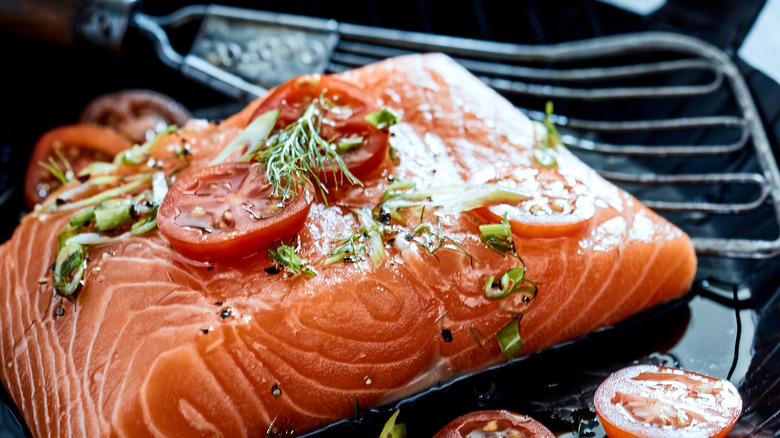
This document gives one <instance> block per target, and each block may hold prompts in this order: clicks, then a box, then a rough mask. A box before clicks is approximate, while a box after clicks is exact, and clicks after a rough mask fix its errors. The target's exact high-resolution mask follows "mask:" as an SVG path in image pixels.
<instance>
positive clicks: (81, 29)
mask: <svg viewBox="0 0 780 438" xmlns="http://www.w3.org/2000/svg"><path fill="white" fill-rule="evenodd" d="M137 3H138V0H0V30H5V31H7V32H11V33H17V34H20V35H25V36H29V37H33V38H37V39H40V40H44V41H49V42H53V43H57V44H64V45H73V44H75V43H81V42H86V43H88V44H91V45H95V46H102V47H106V48H109V49H112V50H115V51H119V50H120V48H121V46H122V41H123V39H124V36H125V31H126V30H127V26H128V23H129V20H130V16H131V14H132V13H133V12H134V10H135V7H136V4H137Z"/></svg>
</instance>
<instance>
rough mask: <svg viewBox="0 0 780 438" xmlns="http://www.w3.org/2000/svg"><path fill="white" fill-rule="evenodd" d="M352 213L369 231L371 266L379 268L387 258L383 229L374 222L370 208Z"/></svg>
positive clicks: (355, 210)
mask: <svg viewBox="0 0 780 438" xmlns="http://www.w3.org/2000/svg"><path fill="white" fill-rule="evenodd" d="M352 212H353V213H355V216H357V218H358V221H359V222H360V224H361V225H362V226H363V229H365V230H367V232H368V241H369V248H370V251H369V252H370V258H371V264H373V265H374V266H375V267H376V266H379V264H380V263H381V262H382V259H383V258H384V256H385V242H384V241H383V240H382V234H381V233H380V228H381V227H380V225H379V224H378V223H377V222H376V221H375V220H374V216H373V214H372V213H371V209H369V208H368V207H363V208H361V209H354V210H352Z"/></svg>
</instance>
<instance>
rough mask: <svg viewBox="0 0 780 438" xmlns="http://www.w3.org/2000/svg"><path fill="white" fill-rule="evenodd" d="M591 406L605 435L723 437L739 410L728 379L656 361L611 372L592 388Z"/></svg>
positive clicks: (616, 437) (615, 437)
mask: <svg viewBox="0 0 780 438" xmlns="http://www.w3.org/2000/svg"><path fill="white" fill-rule="evenodd" d="M595 405H596V412H597V413H598V416H599V419H600V420H601V424H602V426H603V427H604V431H605V432H606V433H607V435H609V437H610V438H634V437H646V438H656V437H658V438H661V437H668V436H680V437H704V438H706V437H723V436H726V434H727V433H728V432H729V431H730V430H731V428H732V427H734V423H736V421H737V418H739V415H740V413H741V412H742V399H741V398H740V396H739V393H738V392H737V389H736V388H735V387H734V385H732V384H731V383H730V382H728V381H726V380H721V379H717V378H715V377H709V376H705V375H702V374H697V373H693V372H690V371H683V370H680V369H677V368H668V367H661V366H657V365H636V366H631V367H628V368H624V369H622V370H620V371H618V372H616V373H614V374H612V375H611V376H610V377H609V378H608V379H607V380H605V381H604V383H602V384H601V386H600V387H599V389H598V390H597V391H596V395H595ZM670 434H674V435H670Z"/></svg>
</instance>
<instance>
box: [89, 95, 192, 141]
mask: <svg viewBox="0 0 780 438" xmlns="http://www.w3.org/2000/svg"><path fill="white" fill-rule="evenodd" d="M191 118H192V114H191V113H190V112H189V111H188V110H187V108H185V107H184V106H183V105H182V104H180V103H179V102H176V101H175V100H173V99H171V98H170V97H168V96H166V95H164V94H162V93H158V92H156V91H152V90H122V91H118V92H115V93H109V94H104V95H102V96H99V97H97V98H95V99H94V100H92V101H91V102H90V103H88V104H87V106H86V107H85V108H84V110H83V111H82V112H81V116H80V117H79V122H81V123H94V124H97V125H103V126H107V127H110V128H113V129H115V130H116V131H118V132H119V133H121V134H122V135H124V136H125V137H127V138H128V139H130V140H131V141H133V142H135V143H138V144H141V143H144V142H146V141H148V140H151V137H152V136H154V134H155V133H156V132H159V131H161V130H163V129H165V127H166V126H168V125H177V126H184V124H185V123H187V121H188V120H190V119H191Z"/></svg>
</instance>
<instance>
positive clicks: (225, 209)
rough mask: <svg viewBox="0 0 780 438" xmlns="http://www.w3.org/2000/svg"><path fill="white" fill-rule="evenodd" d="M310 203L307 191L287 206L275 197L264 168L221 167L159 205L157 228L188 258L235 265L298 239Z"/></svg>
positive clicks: (177, 188)
mask: <svg viewBox="0 0 780 438" xmlns="http://www.w3.org/2000/svg"><path fill="white" fill-rule="evenodd" d="M306 192H308V193H312V190H307V191H306ZM311 202H312V199H311V197H310V196H309V195H305V194H304V193H303V191H302V190H298V191H297V192H296V194H295V195H293V196H291V197H290V198H289V199H288V201H287V202H282V201H281V200H280V199H279V198H277V197H275V196H271V186H270V184H268V181H267V180H266V178H265V176H263V174H262V172H261V171H260V167H257V166H255V165H252V164H251V163H222V164H218V165H215V166H209V167H205V168H203V169H201V170H199V171H198V172H195V173H192V174H189V175H187V176H185V177H184V178H182V179H181V180H179V181H176V183H175V184H173V186H172V187H171V188H170V189H169V190H168V193H167V194H166V195H165V198H164V199H163V201H162V203H161V204H160V209H159V212H158V213H157V225H158V227H159V228H160V231H161V232H162V233H163V235H165V237H167V238H168V240H169V241H170V242H171V244H172V245H173V246H174V248H176V249H177V250H178V251H179V252H181V253H182V254H184V255H186V256H188V257H191V258H194V259H199V260H227V259H234V258H240V257H244V256H247V255H251V254H254V253H257V252H262V251H266V249H267V248H268V246H270V245H272V244H274V243H276V242H279V241H283V240H288V239H290V238H292V237H294V236H295V235H296V234H297V233H298V232H299V231H300V230H301V228H302V227H303V224H304V222H305V221H306V217H307V216H308V214H309V209H310V208H311Z"/></svg>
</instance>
